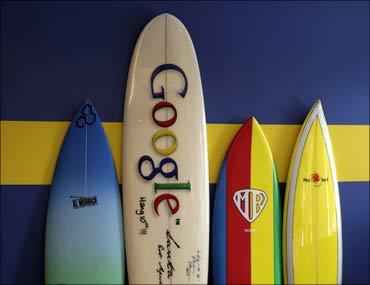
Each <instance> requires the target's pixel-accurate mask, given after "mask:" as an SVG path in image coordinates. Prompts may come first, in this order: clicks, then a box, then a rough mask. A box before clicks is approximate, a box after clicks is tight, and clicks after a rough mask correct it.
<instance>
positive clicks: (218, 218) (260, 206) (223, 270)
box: [212, 118, 282, 284]
mask: <svg viewBox="0 0 370 285" xmlns="http://www.w3.org/2000/svg"><path fill="white" fill-rule="evenodd" d="M279 195H280V194H279V184H278V179H277V174H276V168H275V165H274V161H273V157H272V154H271V150H270V147H269V144H268V142H267V139H266V137H265V135H264V133H263V131H262V128H261V126H260V125H259V124H258V122H257V120H256V119H255V118H251V119H250V120H248V121H247V122H246V123H245V124H244V125H243V126H242V128H241V129H240V130H239V132H238V133H237V135H236V136H235V138H234V140H233V142H232V144H231V146H230V148H229V150H228V153H227V156H226V158H225V160H224V163H223V166H222V169H221V171H220V175H219V179H218V183H217V187H216V192H215V202H214V207H213V221H212V268H213V281H214V283H215V284H274V283H275V284H280V283H281V282H282V257H281V238H280V236H281V207H280V197H279Z"/></svg>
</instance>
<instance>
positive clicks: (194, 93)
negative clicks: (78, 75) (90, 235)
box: [122, 14, 209, 284]
mask: <svg viewBox="0 0 370 285" xmlns="http://www.w3.org/2000/svg"><path fill="white" fill-rule="evenodd" d="M123 157H124V158H125V159H124V160H123V165H122V168H123V203H124V222H125V244H126V257H127V269H128V279H129V282H130V283H131V284H197V283H201V284H206V283H207V277H208V246H209V181H208V158H207V142H206V124H205V113H204V106H203V92H202V85H201V79H200V73H199V68H198V62H197V58H196V54H195V50H194V47H193V43H192V41H191V38H190V36H189V34H188V32H187V30H186V29H185V27H184V25H183V24H182V23H181V22H180V21H179V20H178V19H177V18H175V17H174V16H172V15H169V14H162V15H159V16H157V17H155V18H154V19H152V20H151V21H150V22H149V23H148V24H147V25H146V27H145V28H144V30H143V31H142V32H141V34H140V37H139V39H138V41H137V43H136V47H135V50H134V53H133V56H132V61H131V66H130V72H129V77H128V80H127V89H126V97H125V108H124V122H123Z"/></svg>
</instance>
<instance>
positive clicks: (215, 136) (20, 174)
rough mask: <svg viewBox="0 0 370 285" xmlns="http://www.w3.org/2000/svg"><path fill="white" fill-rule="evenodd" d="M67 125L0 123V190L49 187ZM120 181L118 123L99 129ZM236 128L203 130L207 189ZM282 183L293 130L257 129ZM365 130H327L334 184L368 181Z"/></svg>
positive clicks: (218, 126) (295, 131)
mask: <svg viewBox="0 0 370 285" xmlns="http://www.w3.org/2000/svg"><path fill="white" fill-rule="evenodd" d="M68 126H69V122H31V121H1V179H0V182H1V184H16V185H32V184H50V183H51V180H52V175H53V172H54V167H55V163H56V159H57V156H58V153H59V150H60V147H61V144H62V141H63V138H64V135H65V133H66V131H67V128H68ZM103 126H104V129H105V131H106V133H107V136H108V139H109V142H110V145H111V148H112V152H113V156H114V161H115V163H116V168H117V174H118V177H119V180H120V181H121V131H122V124H121V123H103ZM240 126H241V125H240V124H207V134H208V154H209V170H210V183H216V182H217V177H218V172H219V169H220V166H221V163H222V161H223V159H224V157H225V153H226V151H227V148H228V146H229V145H230V142H231V140H232V139H233V137H234V135H235V134H236V132H237V131H238V130H239V128H240ZM262 129H263V131H264V133H265V135H266V137H267V139H268V141H269V143H270V147H271V150H272V153H273V155H274V159H275V162H276V164H277V168H278V172H279V181H280V182H285V179H286V175H287V171H288V167H289V162H290V156H291V152H292V150H293V146H294V143H295V140H296V137H297V135H298V132H299V129H300V126H298V125H262ZM369 129H370V126H368V125H331V126H329V131H330V135H331V139H332V143H333V149H334V155H335V160H336V165H337V172H338V179H339V181H369Z"/></svg>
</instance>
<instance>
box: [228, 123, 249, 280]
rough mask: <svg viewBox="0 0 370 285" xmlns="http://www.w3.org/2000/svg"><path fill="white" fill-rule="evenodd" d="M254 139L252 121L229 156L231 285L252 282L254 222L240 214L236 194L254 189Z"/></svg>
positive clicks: (234, 144)
mask: <svg viewBox="0 0 370 285" xmlns="http://www.w3.org/2000/svg"><path fill="white" fill-rule="evenodd" d="M251 136H252V120H249V121H248V122H247V123H246V124H245V125H244V126H243V127H242V128H241V129H240V131H239V132H238V134H237V136H236V137H235V139H234V141H233V143H232V146H231V148H230V150H229V153H228V156H227V169H226V177H227V180H226V181H227V182H226V183H227V186H226V187H227V193H226V211H227V222H226V242H227V245H226V247H227V248H226V264H227V265H226V270H227V271H226V279H227V283H228V284H250V283H251V236H250V231H249V230H250V223H249V222H248V221H247V220H246V219H245V218H244V217H243V216H242V214H241V213H240V212H239V210H238V209H237V207H236V205H235V204H234V199H233V197H234V194H235V192H237V191H239V190H242V189H248V188H250V172H251V171H250V162H251V143H252V141H251ZM245 198H246V199H247V197H245ZM244 201H245V204H244V209H245V208H246V207H248V206H249V205H248V204H247V200H244ZM242 208H243V207H242ZM248 208H249V207H248ZM248 214H249V213H248Z"/></svg>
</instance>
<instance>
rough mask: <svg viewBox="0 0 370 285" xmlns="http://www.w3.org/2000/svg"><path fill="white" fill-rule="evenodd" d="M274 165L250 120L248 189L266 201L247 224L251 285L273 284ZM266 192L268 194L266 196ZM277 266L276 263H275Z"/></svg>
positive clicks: (256, 125)
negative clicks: (260, 194)
mask: <svg viewBox="0 0 370 285" xmlns="http://www.w3.org/2000/svg"><path fill="white" fill-rule="evenodd" d="M273 170H274V162H273V158H272V156H271V153H270V152H269V146H268V142H267V141H266V139H265V136H264V134H263V132H262V129H261V127H260V126H259V124H258V123H257V122H256V120H254V119H253V125H252V144H251V177H250V179H251V188H252V189H259V190H260V189H263V190H264V191H265V194H266V195H267V197H268V200H267V202H266V205H265V207H264V209H263V210H262V212H261V214H260V215H259V216H258V217H257V219H256V220H254V221H253V222H252V223H251V231H252V234H251V272H252V274H251V277H252V280H251V281H252V282H251V283H252V284H273V283H275V280H274V225H273V222H274V212H273V210H274V203H273V197H274V193H273V191H274V183H273ZM267 190H268V192H267ZM277 262H280V260H278V261H277Z"/></svg>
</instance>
